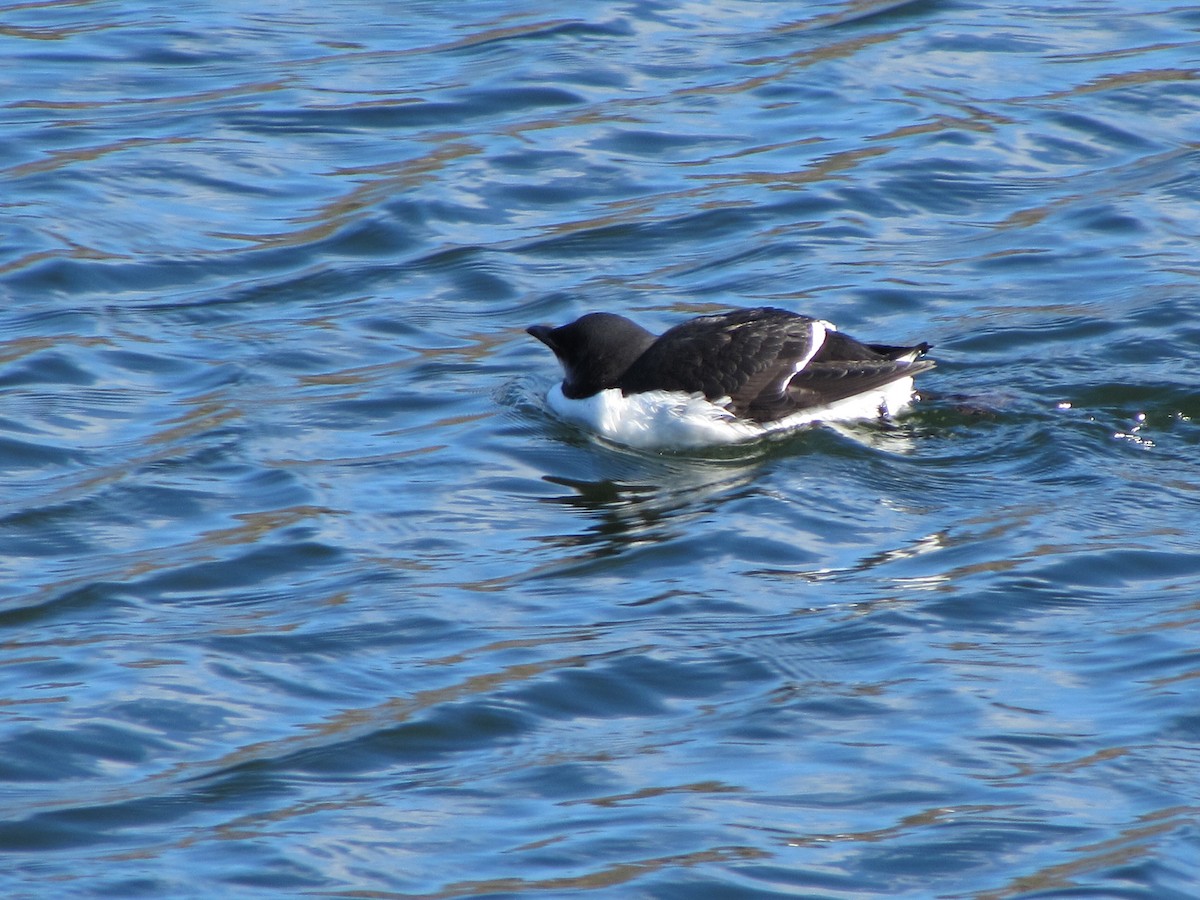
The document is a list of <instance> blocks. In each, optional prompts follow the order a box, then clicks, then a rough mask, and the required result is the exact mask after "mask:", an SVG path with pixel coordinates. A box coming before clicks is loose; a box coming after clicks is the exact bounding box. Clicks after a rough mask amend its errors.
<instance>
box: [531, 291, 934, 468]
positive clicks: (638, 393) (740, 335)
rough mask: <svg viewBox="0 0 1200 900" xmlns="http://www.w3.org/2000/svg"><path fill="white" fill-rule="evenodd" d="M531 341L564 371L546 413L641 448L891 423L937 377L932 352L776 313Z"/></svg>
mask: <svg viewBox="0 0 1200 900" xmlns="http://www.w3.org/2000/svg"><path fill="white" fill-rule="evenodd" d="M526 330H527V331H528V332H529V334H531V335H533V336H534V337H535V338H537V339H538V340H539V341H541V342H542V343H543V344H545V345H546V346H547V347H549V348H550V349H551V350H553V351H554V355H555V356H557V357H558V361H559V362H560V363H561V364H562V367H563V380H562V383H561V384H558V385H556V386H555V387H554V388H552V389H551V390H550V393H549V394H548V396H547V399H548V401H549V404H550V407H551V408H552V409H553V410H554V411H555V412H556V413H557V414H558V415H559V416H561V417H562V418H564V419H567V420H570V421H573V422H576V423H579V424H582V425H584V426H586V427H589V428H591V429H592V430H594V431H596V432H598V433H599V434H601V435H603V436H604V437H607V438H609V439H611V440H615V441H618V442H620V443H623V444H628V445H632V446H636V447H696V446H702V445H705V444H720V443H731V442H734V441H743V440H749V439H753V438H755V437H758V436H760V435H762V434H765V433H767V432H770V431H778V430H780V429H785V428H795V427H798V426H800V425H805V424H808V423H810V422H844V421H848V420H855V419H878V418H884V417H888V416H892V415H895V414H896V413H897V412H899V411H900V410H901V409H903V408H904V407H905V406H907V405H908V404H909V403H910V402H911V401H912V399H913V376H915V375H918V374H919V373H921V372H924V371H927V370H928V369H932V368H933V366H934V363H933V361H932V360H928V359H922V358H921V357H922V356H923V355H924V354H925V352H926V351H927V350H928V349H929V345H928V344H924V343H922V344H916V345H914V346H905V347H901V346H891V345H887V344H865V343H862V342H860V341H857V340H855V339H854V338H852V337H849V336H848V335H844V334H842V333H840V332H839V331H838V330H837V329H836V328H835V327H834V326H833V325H832V324H831V323H829V322H826V321H825V320H823V319H815V318H812V317H810V316H802V315H798V314H796V313H793V312H789V311H787V310H783V309H774V308H771V307H758V308H755V309H736V310H732V311H730V312H725V313H719V314H717V315H706V316H698V317H696V318H694V319H689V320H688V321H686V322H683V323H681V324H679V325H676V326H675V327H674V328H671V329H669V330H668V331H666V332H665V333H663V334H662V335H661V336H658V335H655V334H652V333H651V332H649V331H647V330H646V329H644V328H642V327H641V326H639V325H637V324H636V323H634V322H632V321H630V320H629V319H627V318H625V317H624V316H618V315H614V314H612V313H602V312H600V313H589V314H587V315H585V316H582V317H581V318H579V319H576V320H575V321H574V322H571V323H570V324H568V325H563V326H561V327H558V328H555V327H553V326H550V325H532V326H530V327H529V328H528V329H526Z"/></svg>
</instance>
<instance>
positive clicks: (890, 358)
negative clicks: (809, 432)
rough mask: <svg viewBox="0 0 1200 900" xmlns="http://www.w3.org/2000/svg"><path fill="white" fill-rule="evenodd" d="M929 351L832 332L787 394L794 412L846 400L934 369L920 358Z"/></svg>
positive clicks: (932, 365) (928, 362) (792, 382)
mask: <svg viewBox="0 0 1200 900" xmlns="http://www.w3.org/2000/svg"><path fill="white" fill-rule="evenodd" d="M928 349H929V345H928V344H917V345H916V346H913V347H893V346H890V345H886V344H862V343H859V342H858V341H856V340H854V338H851V337H848V336H847V335H844V334H840V333H838V332H831V333H830V334H829V335H828V336H827V337H826V340H825V343H824V345H823V346H822V347H821V349H820V350H819V351H818V352H817V353H816V354H815V355H814V356H813V358H812V360H810V361H809V363H808V365H807V366H805V367H804V369H803V370H802V371H801V372H798V373H797V374H796V376H795V377H794V378H792V380H791V382H790V384H789V385H788V388H787V393H788V395H789V397H790V399H791V401H792V403H793V404H794V409H803V408H806V407H813V406H823V405H825V404H827V403H835V402H836V401H838V400H845V399H846V398H847V397H853V396H854V395H855V394H862V393H865V392H867V391H872V390H875V389H876V388H880V387H883V386H884V385H885V384H888V383H890V382H892V381H895V380H897V379H898V378H907V377H909V376H913V375H919V374H920V373H921V372H927V371H928V370H930V369H932V368H933V367H934V363H933V361H932V360H927V359H920V357H921V356H922V355H923V354H924V353H925V352H926V351H927V350H928Z"/></svg>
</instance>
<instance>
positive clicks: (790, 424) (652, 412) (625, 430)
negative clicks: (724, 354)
mask: <svg viewBox="0 0 1200 900" xmlns="http://www.w3.org/2000/svg"><path fill="white" fill-rule="evenodd" d="M912 393H913V380H912V378H899V379H897V380H896V381H893V382H891V383H890V384H886V385H884V386H883V387H881V388H877V389H876V390H873V391H867V392H866V393H863V394H858V395H855V396H853V397H847V398H846V399H844V400H839V401H837V402H836V403H830V404H828V405H826V406H820V407H814V408H812V409H806V410H803V411H801V412H798V413H796V414H795V415H792V416H788V417H787V418H785V419H779V420H777V421H775V422H768V423H766V424H759V423H757V422H750V421H746V420H744V419H738V418H737V417H736V416H734V415H733V414H732V413H730V412H729V410H727V409H725V407H724V406H723V405H721V404H720V403H719V402H718V403H713V402H711V401H709V400H706V399H705V398H704V397H703V396H701V395H700V394H684V393H679V392H673V391H647V392H645V393H641V394H630V395H629V396H625V395H623V394H622V393H621V391H620V390H619V389H617V388H612V389H610V390H607V391H600V392H599V393H597V394H593V395H592V396H591V397H584V398H583V399H581V400H572V399H569V398H567V397H566V396H564V395H563V392H562V385H561V384H557V385H555V386H554V387H552V388H551V389H550V392H549V394H547V396H546V400H547V403H548V404H549V406H550V408H551V409H552V410H553V411H554V412H555V414H556V415H558V416H559V417H560V418H562V419H564V420H566V421H568V422H573V423H575V424H577V425H581V426H583V427H584V428H587V429H589V430H591V431H594V432H596V433H597V434H599V435H601V436H603V437H605V438H607V439H609V440H611V441H615V442H617V443H619V444H625V445H626V446H629V447H638V448H642V449H687V448H696V447H709V446H713V445H720V444H734V443H739V442H741V441H749V440H754V439H755V438H758V437H762V436H763V435H764V434H768V433H771V432H777V431H784V430H787V429H791V428H799V427H801V426H803V425H809V424H812V423H814V422H830V423H833V422H849V421H861V420H864V419H867V420H869V419H878V418H880V417H882V416H890V415H895V414H896V413H898V412H900V410H902V409H904V407H905V406H907V405H908V404H909V403H910V402H911V401H912Z"/></svg>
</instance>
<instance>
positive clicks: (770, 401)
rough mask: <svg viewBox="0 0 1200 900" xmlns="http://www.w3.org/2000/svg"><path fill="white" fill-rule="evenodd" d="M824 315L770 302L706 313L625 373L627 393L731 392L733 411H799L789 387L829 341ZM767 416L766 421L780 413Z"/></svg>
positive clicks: (716, 394)
mask: <svg viewBox="0 0 1200 900" xmlns="http://www.w3.org/2000/svg"><path fill="white" fill-rule="evenodd" d="M826 331H827V325H826V323H824V322H821V321H820V320H818V319H813V318H809V317H808V316H800V315H796V314H795V313H792V312H788V311H787V310H781V309H772V308H768V307H763V308H758V309H741V310H735V311H733V312H729V313H722V314H720V315H713V316H700V317H698V318H695V319H691V320H689V321H687V322H684V323H682V324H680V325H677V326H675V327H674V328H672V329H670V330H669V331H667V332H665V333H664V334H663V335H662V337H660V338H659V339H658V340H657V341H655V342H654V343H653V344H652V345H651V346H650V347H649V348H648V349H647V350H646V351H645V352H644V353H643V354H642V355H641V357H639V358H638V360H637V361H636V362H635V363H634V364H633V365H632V366H631V367H630V368H629V370H628V371H627V372H626V373H625V375H624V376H623V377H622V379H621V381H620V384H619V387H621V388H622V390H624V391H625V392H626V393H639V392H642V391H653V390H666V391H684V392H687V393H702V394H703V395H704V396H705V397H707V398H708V399H709V400H720V399H723V398H725V397H728V398H729V400H730V402H729V404H728V408H729V410H730V411H731V412H732V413H734V414H735V415H739V416H741V415H751V416H753V417H755V418H758V415H757V414H756V412H755V411H761V412H764V413H765V412H767V411H768V410H773V409H774V408H775V407H777V406H778V407H787V408H792V409H794V408H795V403H794V401H793V400H792V399H791V398H790V394H789V391H788V385H789V383H790V381H791V380H792V378H793V377H794V376H795V375H796V374H797V373H798V372H800V371H802V370H803V369H804V368H805V367H806V366H807V364H808V363H809V361H810V360H811V359H812V357H813V355H814V354H815V353H816V352H817V351H818V350H820V348H821V346H822V344H823V343H824V341H825V335H826ZM778 417H779V416H778V415H776V414H769V415H767V418H778Z"/></svg>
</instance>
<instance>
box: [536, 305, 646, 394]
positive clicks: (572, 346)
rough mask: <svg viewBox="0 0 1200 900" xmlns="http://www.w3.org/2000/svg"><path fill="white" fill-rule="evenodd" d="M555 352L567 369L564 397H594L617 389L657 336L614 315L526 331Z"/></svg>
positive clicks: (593, 315) (594, 316)
mask: <svg viewBox="0 0 1200 900" xmlns="http://www.w3.org/2000/svg"><path fill="white" fill-rule="evenodd" d="M525 330H526V331H527V332H529V333H530V334H532V335H533V336H534V337H535V338H537V339H538V340H539V341H541V342H542V343H543V344H545V345H546V346H547V347H549V348H550V349H551V350H553V351H554V355H555V356H557V357H558V361H559V362H560V363H562V367H563V394H565V395H566V396H567V397H570V398H572V399H576V400H577V399H579V398H581V397H590V396H592V394H595V393H598V392H600V391H603V390H607V389H608V388H611V387H615V386H616V384H617V381H618V380H619V379H620V377H621V376H622V375H624V374H625V371H626V370H627V369H628V368H629V367H630V366H631V365H633V361H634V360H636V359H637V358H638V357H639V356H641V355H642V353H644V352H645V350H646V348H647V347H649V346H650V345H651V344H653V343H654V341H655V336H654V335H653V334H651V333H650V332H649V331H647V330H646V329H645V328H642V327H641V326H640V325H637V324H636V323H634V322H631V321H629V319H626V318H625V317H624V316H618V315H614V314H612V313H588V314H587V315H586V316H582V317H580V318H578V319H576V320H575V321H574V322H572V323H570V324H569V325H563V326H561V327H559V328H554V327H553V326H551V325H530V326H529V327H528V328H526V329H525Z"/></svg>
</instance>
